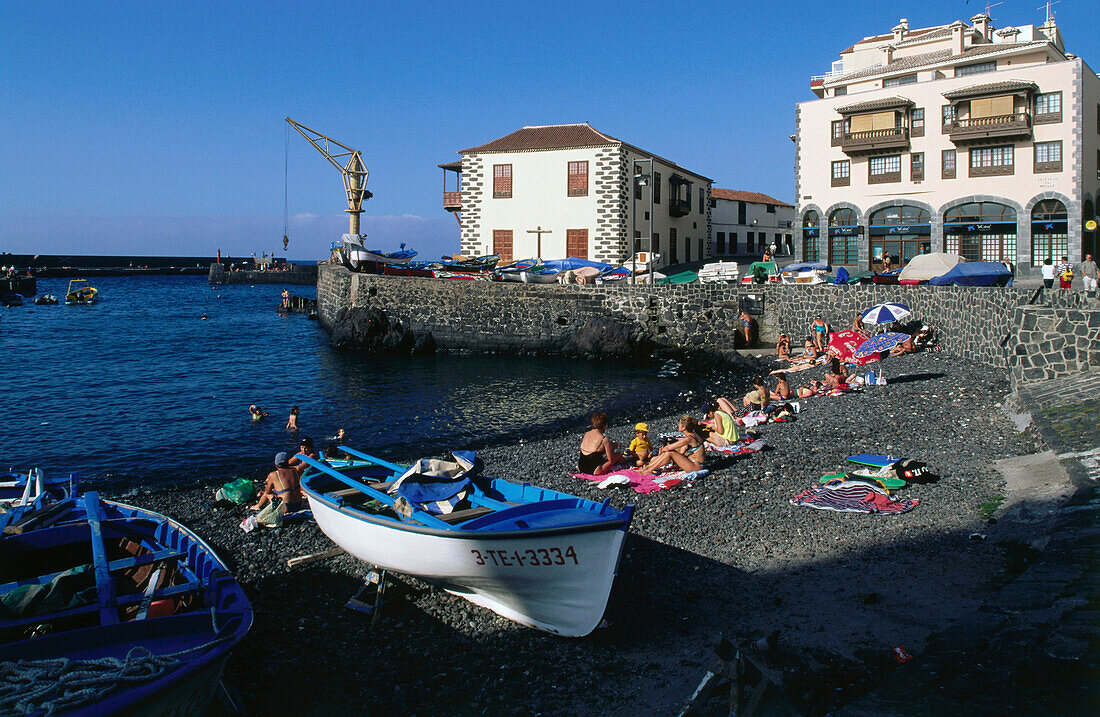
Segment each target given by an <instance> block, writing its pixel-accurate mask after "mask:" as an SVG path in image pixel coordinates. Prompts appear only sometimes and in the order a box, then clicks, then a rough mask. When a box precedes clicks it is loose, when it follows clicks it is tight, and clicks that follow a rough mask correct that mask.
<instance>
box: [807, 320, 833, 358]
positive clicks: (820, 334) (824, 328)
mask: <svg viewBox="0 0 1100 717" xmlns="http://www.w3.org/2000/svg"><path fill="white" fill-rule="evenodd" d="M810 329H811V330H812V331H813V334H812V335H813V337H814V346H815V347H817V350H818V351H824V350H825V346H826V345H828V343H829V325H828V324H827V323H825V320H824V319H822V318H821V317H820V316H818V317H817V318H815V319H814V323H813V324H812V325H811V326H810Z"/></svg>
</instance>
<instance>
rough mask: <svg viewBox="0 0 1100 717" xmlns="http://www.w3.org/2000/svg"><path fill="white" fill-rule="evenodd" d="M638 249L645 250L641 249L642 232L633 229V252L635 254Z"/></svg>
mask: <svg viewBox="0 0 1100 717" xmlns="http://www.w3.org/2000/svg"><path fill="white" fill-rule="evenodd" d="M640 251H645V250H644V249H642V233H641V232H639V231H635V232H634V253H635V254H637V253H638V252H640Z"/></svg>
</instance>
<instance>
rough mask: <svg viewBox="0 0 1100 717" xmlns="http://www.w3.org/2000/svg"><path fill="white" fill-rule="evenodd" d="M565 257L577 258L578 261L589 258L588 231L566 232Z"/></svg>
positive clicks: (574, 230)
mask: <svg viewBox="0 0 1100 717" xmlns="http://www.w3.org/2000/svg"><path fill="white" fill-rule="evenodd" d="M565 255H566V256H572V257H576V258H577V259H587V258H588V230H587V229H566V230H565Z"/></svg>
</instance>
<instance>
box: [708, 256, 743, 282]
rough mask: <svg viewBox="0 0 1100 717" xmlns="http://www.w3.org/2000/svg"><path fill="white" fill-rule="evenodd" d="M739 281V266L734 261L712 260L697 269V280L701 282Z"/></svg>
mask: <svg viewBox="0 0 1100 717" xmlns="http://www.w3.org/2000/svg"><path fill="white" fill-rule="evenodd" d="M740 281H741V268H740V267H739V266H738V264H737V262H736V261H712V262H711V263H709V264H704V265H703V268H702V269H700V270H699V282H700V283H703V284H737V283H740Z"/></svg>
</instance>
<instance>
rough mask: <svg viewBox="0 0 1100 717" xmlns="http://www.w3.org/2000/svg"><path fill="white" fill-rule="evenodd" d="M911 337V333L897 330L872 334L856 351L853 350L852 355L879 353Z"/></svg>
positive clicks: (864, 355) (861, 356) (861, 355)
mask: <svg viewBox="0 0 1100 717" xmlns="http://www.w3.org/2000/svg"><path fill="white" fill-rule="evenodd" d="M908 339H909V334H902V333H898V332H896V331H892V332H890V333H888V334H879V335H878V336H872V337H871V338H869V339H867V340H866V341H864V342H863V343H861V344H860V345H859V348H857V349H856V350H855V351H853V352H852V356H855V357H856V358H866V357H868V356H870V355H871V354H877V353H880V352H882V351H889V350H890V349H892V348H894V347H895V346H897V345H898V344H900V343H901V342H903V341H907V340H908Z"/></svg>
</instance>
